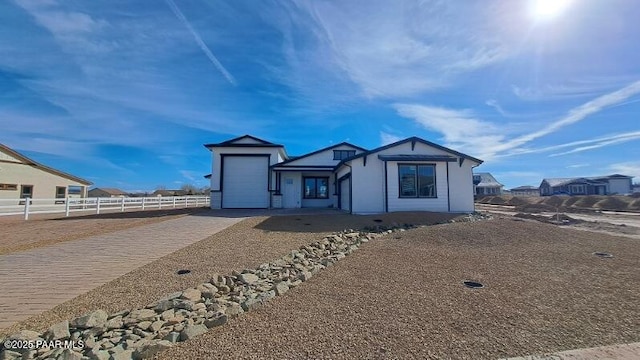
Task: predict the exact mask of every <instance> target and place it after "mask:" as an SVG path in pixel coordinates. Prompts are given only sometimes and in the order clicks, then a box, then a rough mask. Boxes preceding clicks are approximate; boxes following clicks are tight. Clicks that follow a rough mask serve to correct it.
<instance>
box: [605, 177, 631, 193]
mask: <svg viewBox="0 0 640 360" xmlns="http://www.w3.org/2000/svg"><path fill="white" fill-rule="evenodd" d="M608 191H609V194H620V195H624V194H630V193H631V179H609V190H608Z"/></svg>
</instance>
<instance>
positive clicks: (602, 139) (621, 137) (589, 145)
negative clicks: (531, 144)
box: [511, 131, 640, 156]
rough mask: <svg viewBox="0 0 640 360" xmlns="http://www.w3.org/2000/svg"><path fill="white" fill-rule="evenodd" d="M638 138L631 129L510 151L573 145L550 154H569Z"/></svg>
mask: <svg viewBox="0 0 640 360" xmlns="http://www.w3.org/2000/svg"><path fill="white" fill-rule="evenodd" d="M638 139H640V131H631V132H626V133H619V134H612V135H605V136H599V137H596V138H593V139H585V140H578V141H572V142H568V143H564V144H558V145H553V146H546V147H541V148H530V149H528V148H519V149H515V150H513V151H512V152H511V155H523V154H533V153H544V152H550V151H556V150H560V149H565V148H570V147H573V148H574V149H572V150H570V151H566V152H562V153H556V154H552V156H554V155H555V156H557V155H564V154H571V153H575V152H581V151H586V150H590V149H597V148H600V147H604V146H608V145H614V144H621V143H624V142H628V141H633V140H638Z"/></svg>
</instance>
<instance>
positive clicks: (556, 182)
mask: <svg viewBox="0 0 640 360" xmlns="http://www.w3.org/2000/svg"><path fill="white" fill-rule="evenodd" d="M621 178H622V179H631V176H627V175H620V174H613V175H605V176H585V177H574V178H547V179H542V182H545V181H546V182H547V184H549V186H551V187H556V186H563V185H567V184H570V183H573V182H577V181H582V182H587V183H598V182H605V181H607V180H609V179H621Z"/></svg>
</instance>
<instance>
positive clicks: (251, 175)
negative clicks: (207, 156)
mask: <svg viewBox="0 0 640 360" xmlns="http://www.w3.org/2000/svg"><path fill="white" fill-rule="evenodd" d="M268 159H269V158H268V157H265V156H226V157H225V158H224V170H223V171H224V175H223V176H224V178H223V179H222V207H223V208H235V209H255V208H261V209H263V208H268V207H269V189H268V186H269V178H268V174H267V171H268V169H269V160H268Z"/></svg>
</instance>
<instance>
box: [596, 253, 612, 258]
mask: <svg viewBox="0 0 640 360" xmlns="http://www.w3.org/2000/svg"><path fill="white" fill-rule="evenodd" d="M593 255H595V256H597V257H601V258H612V257H613V255H611V254H609V253H606V252H594V253H593Z"/></svg>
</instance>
